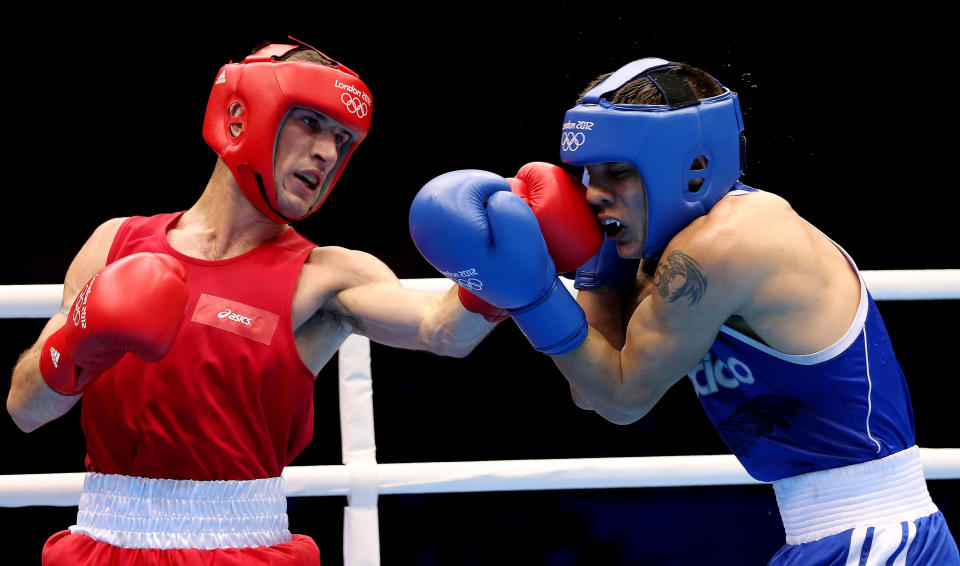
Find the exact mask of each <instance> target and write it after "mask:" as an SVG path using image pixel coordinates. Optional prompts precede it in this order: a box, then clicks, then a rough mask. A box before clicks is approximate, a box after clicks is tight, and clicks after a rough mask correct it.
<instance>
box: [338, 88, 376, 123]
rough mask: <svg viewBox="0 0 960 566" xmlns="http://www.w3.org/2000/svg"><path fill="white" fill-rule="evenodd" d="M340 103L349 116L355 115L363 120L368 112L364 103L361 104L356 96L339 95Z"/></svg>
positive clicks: (348, 94)
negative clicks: (345, 108)
mask: <svg viewBox="0 0 960 566" xmlns="http://www.w3.org/2000/svg"><path fill="white" fill-rule="evenodd" d="M340 101H341V102H343V105H344V106H346V107H347V110H348V111H349V112H350V113H351V114H356V115H357V118H363V117H364V116H366V115H367V112H369V110H368V107H367V103H366V102H361V101H360V99H359V98H357V97H356V96H350V93H348V92H345V93H343V94H341V95H340Z"/></svg>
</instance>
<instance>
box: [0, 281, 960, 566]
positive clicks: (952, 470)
mask: <svg viewBox="0 0 960 566" xmlns="http://www.w3.org/2000/svg"><path fill="white" fill-rule="evenodd" d="M861 273H862V275H863V278H864V280H865V281H866V284H867V288H868V289H870V292H871V294H872V295H873V297H874V298H875V299H877V300H937V299H960V269H945V270H890V271H863V272H861ZM563 281H564V284H565V285H566V286H567V288H568V290H570V292H571V293H573V294H576V291H575V290H574V289H573V284H572V282H571V281H568V280H563ZM402 283H403V285H404V286H405V287H408V288H412V289H420V290H425V291H431V292H444V291H446V290H447V289H449V288H450V286H451V285H452V283H451V282H450V281H449V280H447V279H406V280H403V281H402ZM62 291H63V287H62V285H0V318H47V317H49V316H51V315H52V314H53V313H54V312H56V311H57V309H58V308H59V306H60V299H61V294H62ZM338 361H339V380H340V425H341V438H342V442H343V450H342V452H343V465H334V466H289V467H287V468H286V469H285V470H284V472H283V476H284V478H285V480H286V492H287V495H288V496H291V497H293V496H320V495H346V496H347V498H348V501H349V504H348V506H347V507H346V508H345V509H344V538H343V553H344V564H346V565H347V566H378V565H379V564H380V544H379V540H380V538H379V521H378V514H377V498H378V496H379V495H380V494H400V493H419V494H422V493H459V492H483V491H516V490H555V489H605V488H636V487H681V486H708V485H746V484H760V483H761V482H758V481H756V480H754V479H753V478H751V477H750V476H749V475H747V473H746V471H745V470H744V469H743V467H742V466H741V465H740V463H739V462H738V461H737V460H736V458H735V457H734V456H733V455H731V454H724V455H707V456H667V457H642V458H584V459H557V460H510V461H478V462H430V463H408V464H402V463H401V464H379V463H377V461H376V444H375V440H374V439H375V436H374V425H373V385H372V383H373V382H372V372H371V369H370V342H369V340H368V339H366V338H364V337H361V336H357V335H352V336H350V337H349V338H348V339H347V340H346V341H345V342H344V344H343V345H342V346H341V348H340V351H339V359H338ZM920 453H921V454H920V457H921V460H922V462H923V468H924V475H925V476H926V477H927V479H931V480H932V479H960V448H939V449H932V448H921V450H920ZM83 475H84V474H83V473H65V474H24V475H5V476H0V506H3V507H21V506H28V505H54V506H74V505H77V504H78V502H79V500H80V491H81V488H82V486H83Z"/></svg>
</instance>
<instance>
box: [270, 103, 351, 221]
mask: <svg viewBox="0 0 960 566" xmlns="http://www.w3.org/2000/svg"><path fill="white" fill-rule="evenodd" d="M351 138H352V135H351V134H350V132H349V130H347V129H346V128H344V127H343V126H341V125H340V124H339V123H338V122H336V121H335V120H332V119H330V118H328V117H326V116H324V115H323V114H320V113H319V112H315V111H313V110H310V109H308V108H294V109H293V110H291V111H290V112H289V113H288V114H287V117H286V118H285V119H284V121H283V124H282V125H281V126H280V130H279V132H278V133H277V145H276V151H275V153H274V157H273V174H274V183H275V184H276V187H277V204H278V208H279V210H280V212H281V213H282V214H283V215H284V216H286V217H287V218H302V217H303V216H304V215H306V214H307V213H308V212H309V211H310V209H311V208H313V206H314V205H315V204H316V203H317V201H318V199H319V198H320V197H321V196H322V195H321V193H320V191H321V190H322V187H323V185H324V180H325V179H326V178H327V176H328V175H332V174H333V173H334V168H335V167H336V165H337V160H338V158H339V157H340V152H341V151H344V150H345V149H346V146H347V144H349V142H350V139H351Z"/></svg>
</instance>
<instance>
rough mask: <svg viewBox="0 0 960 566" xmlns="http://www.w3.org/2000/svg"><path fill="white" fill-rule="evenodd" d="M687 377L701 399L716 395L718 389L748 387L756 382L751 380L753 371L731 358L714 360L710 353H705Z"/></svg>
mask: <svg viewBox="0 0 960 566" xmlns="http://www.w3.org/2000/svg"><path fill="white" fill-rule="evenodd" d="M701 376H702V377H701ZM687 377H689V378H690V381H691V382H693V388H694V389H696V390H697V395H699V396H701V397H706V396H707V395H712V394H714V393H716V392H717V391H719V390H720V389H719V388H720V387H722V388H724V389H736V388H737V387H740V385H750V384H752V383H754V382H755V381H756V380H755V379H754V378H753V371H751V370H750V366H748V365H747V364H745V363H743V362H741V361H740V360H738V359H737V358H734V357H733V356H731V357H729V358H727V359H726V361H724V360H714V359H713V356H711V355H710V352H707V355H705V356H704V357H703V359H702V360H700V363H699V364H697V367H695V368H693V370H692V371H691V372H690V373H688V374H687Z"/></svg>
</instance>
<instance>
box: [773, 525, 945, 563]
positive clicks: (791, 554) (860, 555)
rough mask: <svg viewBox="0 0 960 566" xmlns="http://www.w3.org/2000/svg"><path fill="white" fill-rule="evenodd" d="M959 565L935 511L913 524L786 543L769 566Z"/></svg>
mask: <svg viewBox="0 0 960 566" xmlns="http://www.w3.org/2000/svg"><path fill="white" fill-rule="evenodd" d="M801 565H802V566H812V565H817V566H833V565H836V566H888V565H889V566H960V552H958V550H957V542H956V540H954V538H953V535H951V534H950V529H948V528H947V522H946V521H945V520H944V519H943V514H942V513H940V512H939V511H937V512H936V513H933V514H932V515H927V516H926V517H920V518H919V519H916V520H915V521H904V522H902V523H886V524H878V525H875V526H871V527H857V528H855V529H850V530H847V531H844V532H842V533H839V534H835V535H831V536H828V537H824V538H822V539H820V540H815V541H812V542H806V543H802V544H788V545H786V546H784V547H783V548H781V549H780V551H779V552H777V554H776V555H775V556H774V557H773V558H772V559H771V560H770V566H801Z"/></svg>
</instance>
